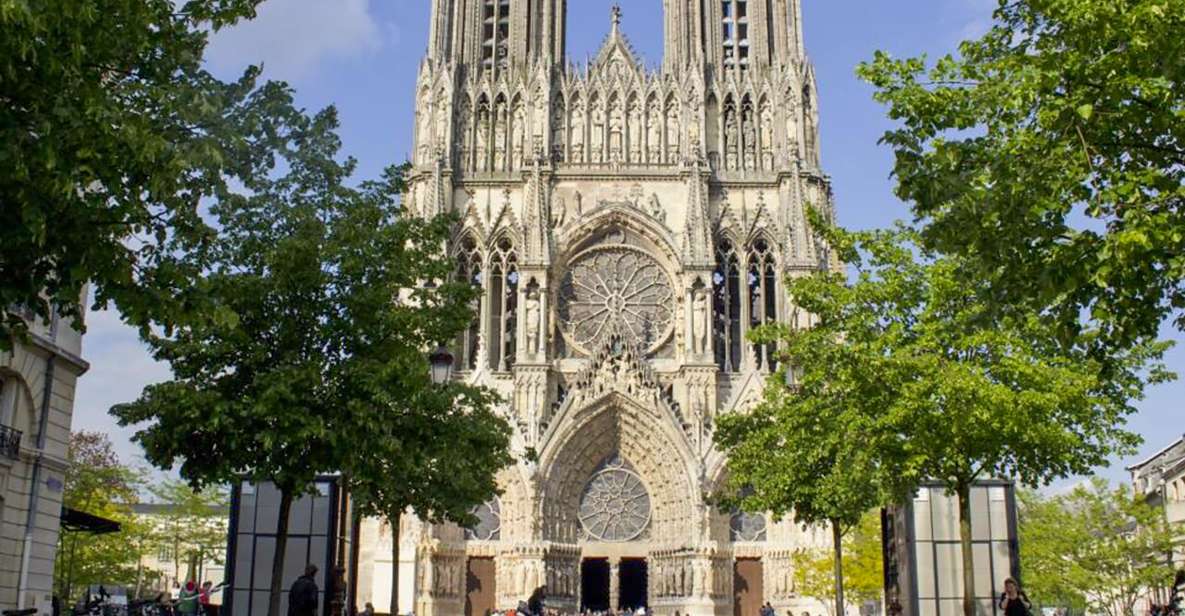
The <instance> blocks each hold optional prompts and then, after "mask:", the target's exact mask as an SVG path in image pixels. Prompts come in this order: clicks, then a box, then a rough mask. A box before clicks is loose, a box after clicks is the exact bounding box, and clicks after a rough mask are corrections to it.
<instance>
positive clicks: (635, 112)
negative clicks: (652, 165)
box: [628, 100, 642, 164]
mask: <svg viewBox="0 0 1185 616" xmlns="http://www.w3.org/2000/svg"><path fill="white" fill-rule="evenodd" d="M628 138H629V149H630V157H629V160H630V163H632V164H638V163H641V162H642V106H641V105H639V104H638V101H637V100H634V101H631V102H630V112H629V134H628Z"/></svg>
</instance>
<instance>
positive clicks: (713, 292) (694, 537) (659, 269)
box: [359, 0, 834, 616]
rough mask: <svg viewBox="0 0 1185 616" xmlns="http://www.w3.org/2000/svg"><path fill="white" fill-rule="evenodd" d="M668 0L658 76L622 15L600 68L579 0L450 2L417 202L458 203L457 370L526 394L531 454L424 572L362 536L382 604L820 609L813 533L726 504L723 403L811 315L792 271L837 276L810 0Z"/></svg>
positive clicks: (416, 547)
mask: <svg viewBox="0 0 1185 616" xmlns="http://www.w3.org/2000/svg"><path fill="white" fill-rule="evenodd" d="M638 4H644V3H638ZM662 5H663V10H664V16H665V22H664V24H665V25H664V41H665V57H664V60H663V63H662V66H661V68H659V69H656V70H648V69H647V68H645V67H644V66H643V65H642V63H641V62H640V61H639V59H638V57H637V56H636V54H635V53H634V51H633V49H632V48H631V46H630V45H629V43H628V41H627V40H626V38H625V36H624V35H623V33H622V32H621V29H620V23H621V19H622V15H621V11H620V9H618V8H616V7H615V8H614V9H613V11H612V15H611V20H610V25H609V34H608V36H607V37H606V39H605V42H604V44H603V45H602V47H601V49H600V51H599V52H598V53H597V55H596V56H595V57H594V58H593V59H592V60H591V62H590V63H589V64H588V65H587V66H583V67H579V68H578V67H575V66H573V65H571V64H569V63H568V62H567V60H566V57H565V30H566V28H567V23H566V20H567V15H566V3H565V1H564V0H432V13H431V26H430V30H429V42H428V52H427V57H426V58H425V59H424V61H423V64H422V66H421V71H420V75H419V83H418V85H417V91H416V97H417V99H416V103H417V104H416V129H415V148H414V153H415V154H414V161H413V162H414V167H413V171H412V172H411V175H410V176H409V192H408V195H407V198H406V200H405V204H406V207H407V209H408V211H410V212H412V213H414V214H417V215H422V216H432V215H435V214H438V213H444V212H453V213H455V214H456V215H457V216H458V217H459V223H458V227H457V229H456V234H455V238H454V240H453V241H452V242H451V246H450V250H451V251H452V254H453V255H454V257H455V260H456V263H457V274H458V276H460V277H462V278H463V279H465V280H469V281H470V282H471V283H472V284H473V285H475V286H477V287H480V289H481V291H482V293H481V299H480V302H479V304H478V305H476V306H475V312H476V313H477V316H476V318H475V319H474V322H473V324H472V326H471V328H470V330H469V331H468V332H466V333H465V334H464V335H462V336H460V337H459V339H458V340H457V341H456V344H455V348H454V354H455V355H456V357H457V364H458V365H457V368H458V374H459V375H460V378H463V379H466V380H468V381H470V382H474V383H479V384H483V385H486V386H489V387H491V388H494V389H496V390H498V391H500V392H501V393H502V394H503V398H504V400H505V401H506V402H505V406H504V408H503V409H502V412H503V413H504V414H505V416H506V417H507V419H508V420H509V421H510V423H511V425H512V426H514V427H515V428H516V430H515V435H514V438H513V448H514V450H515V453H516V455H517V457H518V458H519V462H518V463H517V464H516V465H514V466H513V467H510V468H507V469H504V470H503V471H502V473H501V474H500V475H499V485H500V487H501V489H502V492H503V493H502V495H501V496H500V498H498V499H496V500H495V501H492V502H490V503H487V504H486V505H485V506H483V507H482V508H480V510H479V512H478V513H479V518H480V519H481V523H480V524H478V525H477V526H475V527H474V528H470V529H459V528H455V527H450V526H447V525H445V526H442V525H428V524H420V523H418V522H415V521H412V522H410V523H409V524H407V525H405V527H404V528H403V529H401V532H400V533H399V535H400V538H401V541H402V543H403V544H404V547H405V548H406V549H403V550H402V553H403V554H407V555H408V556H407V562H403V563H390V562H389V560H388V561H387V562H386V563H384V562H383V558H384V557H385V556H384V555H385V554H389V553H390V550H388V549H385V548H382V547H376V546H381V543H382V541H383V540H384V539H383V538H384V537H387V539H386V540H387V541H389V540H390V537H389V534H385V533H384V532H383V531H382V529H380V528H379V527H378V526H377V524H374V525H372V526H371V527H370V530H369V531H364V534H365V533H366V532H369V533H370V536H371V537H372V539H374V540H373V541H367V537H366V536H364V537H363V547H362V550H363V557H364V560H365V559H366V557H367V555H368V553H369V558H370V561H369V565H364V567H363V570H362V571H360V588H359V590H360V591H361V592H362V593H363V594H366V593H367V592H369V593H370V594H369V595H368V596H372V597H373V598H374V599H375V601H374V603H375V604H376V605H382V604H383V603H381V601H383V594H384V590H383V589H382V588H380V586H381V584H382V582H381V581H382V579H383V578H384V576H383V575H381V574H379V573H378V572H377V570H378V569H383V568H385V567H386V566H399V567H400V568H401V569H403V573H404V575H402V576H401V578H402V579H406V580H409V582H408V584H409V586H410V587H409V588H405V589H403V592H401V596H402V597H410V601H412V602H414V605H409V606H408V607H414V608H415V611H416V613H417V614H426V615H431V614H483V613H485V610H486V609H490V608H505V607H510V606H513V605H515V604H516V603H517V602H518V601H519V600H525V599H527V598H528V597H530V596H531V595H532V594H542V595H545V596H546V602H547V603H548V604H549V605H550V606H552V607H554V608H556V609H559V610H567V611H575V610H577V609H580V608H582V607H584V608H590V609H598V608H601V609H606V608H614V609H617V608H619V607H636V606H639V605H646V606H649V607H650V608H651V610H653V611H654V613H656V614H662V615H673V614H676V613H677V614H681V615H708V614H713V615H721V616H723V615H725V614H733V613H737V614H749V613H754V614H755V613H756V611H754V608H753V606H754V605H756V604H757V603H758V602H764V601H769V602H771V603H773V605H774V606H775V607H778V608H780V609H779V612H780V613H781V612H784V611H785V610H786V609H794V610H795V613H799V612H801V609H811V608H812V607H813V606H815V605H816V604H815V603H814V602H813V600H811V599H809V598H806V597H801V596H799V595H798V594H797V592H796V591H795V588H794V584H793V582H792V580H793V571H792V567H793V559H792V555H793V553H794V551H795V550H797V549H800V548H801V547H803V545H804V544H807V543H810V542H812V541H814V535H813V533H812V532H810V531H803V530H802V529H801V528H799V527H797V526H796V525H795V524H793V523H792V522H789V521H775V520H772V519H767V517H766V516H765V515H763V514H761V513H757V512H755V513H739V512H738V513H733V514H728V513H726V512H720V511H718V510H716V509H715V508H714V507H712V506H711V504H710V496H711V494H712V492H713V490H714V489H716V487H717V486H718V485H719V483H720V482H721V481H722V480H723V477H724V473H725V466H724V459H723V456H722V455H721V454H720V453H719V451H717V450H716V448H715V447H714V446H713V443H712V431H713V426H714V424H715V418H716V417H717V416H719V415H721V414H724V413H733V412H744V410H745V408H746V407H747V406H749V405H751V404H752V403H753V402H754V401H755V400H756V399H757V398H758V397H759V395H760V392H761V388H762V385H763V383H764V379H765V377H766V375H767V374H768V373H769V372H770V371H771V370H773V369H775V368H776V357H775V355H774V354H773V352H772V351H773V349H771V348H768V347H765V346H760V345H754V344H752V343H750V342H749V341H748V340H747V338H746V333H747V332H748V331H749V330H750V329H752V328H753V327H756V326H758V325H760V324H762V323H765V322H768V321H772V320H779V321H790V322H793V321H796V320H797V319H798V316H797V311H796V310H795V309H794V307H793V306H792V305H791V304H790V301H789V298H788V297H786V295H785V293H784V292H783V290H782V288H781V287H782V280H784V279H785V277H786V276H794V275H800V274H801V273H804V272H809V271H815V270H819V269H821V268H831V267H834V264H833V263H832V260H831V257H830V256H829V255H828V253H827V251H826V249H825V248H824V247H823V246H822V245H821V244H820V243H819V242H818V241H817V239H816V237H815V235H814V234H813V233H812V232H811V230H810V229H809V226H808V224H807V216H806V212H807V210H808V208H810V207H815V208H816V209H818V210H819V211H821V212H823V214H824V215H828V216H829V215H831V211H832V206H831V196H830V186H829V183H828V180H827V178H826V177H825V176H824V175H823V174H822V173H821V171H820V169H819V155H818V132H817V131H818V129H817V126H818V120H817V110H816V106H815V100H816V99H815V84H814V76H813V71H812V68H811V66H810V64H809V62H808V61H807V59H806V57H805V53H804V51H803V43H802V40H803V38H802V31H801V23H802V22H801V16H800V14H801V9H800V5H799V0H664V1H663V3H662ZM386 558H389V557H386ZM367 567H370V568H369V569H367ZM368 570H369V571H370V574H369V575H368V574H367V571H368ZM368 579H369V580H370V581H368ZM368 585H369V586H370V588H367V587H368ZM387 590H389V589H387ZM811 611H812V612H813V611H815V610H814V609H811Z"/></svg>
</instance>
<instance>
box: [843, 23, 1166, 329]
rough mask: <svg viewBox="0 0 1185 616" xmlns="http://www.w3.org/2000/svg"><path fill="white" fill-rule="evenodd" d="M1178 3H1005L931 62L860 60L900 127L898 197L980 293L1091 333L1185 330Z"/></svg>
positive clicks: (890, 135)
mask: <svg viewBox="0 0 1185 616" xmlns="http://www.w3.org/2000/svg"><path fill="white" fill-rule="evenodd" d="M1183 28H1185V0H1119V1H1116V2H1098V1H1096V0H1018V1H1004V0H1000V2H999V8H998V9H997V10H996V12H995V23H994V25H993V27H992V29H991V30H990V31H989V32H988V33H987V34H985V35H984V36H983V37H982V38H980V39H978V40H974V41H968V42H965V43H963V44H962V46H961V47H960V49H959V55H958V56H957V57H956V56H946V57H943V58H941V59H940V60H938V61H937V62H936V63H933V64H930V63H928V62H927V61H926V59H925V58H909V59H894V58H892V57H890V56H889V55H888V54H886V53H883V52H881V53H877V55H876V57H875V59H874V60H872V61H871V62H868V63H866V64H864V65H862V66H861V67H860V69H859V73H860V75H861V76H862V77H863V78H864V79H865V80H867V81H868V82H870V83H871V84H872V85H873V86H875V87H876V89H877V93H876V98H877V100H878V101H881V102H883V103H885V104H886V105H888V107H889V116H890V117H891V118H893V119H895V120H898V121H899V122H900V126H899V127H898V128H896V129H894V130H891V131H889V132H887V133H886V134H885V136H884V140H883V141H884V142H885V143H887V144H889V145H890V146H891V147H892V148H893V149H894V151H895V153H896V165H895V168H894V174H895V176H896V177H897V180H898V187H897V194H898V195H899V196H900V197H901V198H902V199H904V200H906V201H908V202H909V203H911V204H912V207H913V211H914V213H915V215H916V216H917V217H918V219H919V220H920V221H922V222H923V223H924V224H925V227H924V232H923V238H924V240H925V242H926V244H927V245H928V246H931V247H934V248H937V249H939V250H941V251H943V252H947V253H951V254H962V255H966V256H968V257H969V259H968V261H966V262H965V264H966V265H967V266H969V267H973V268H974V269H975V270H976V272H977V274H979V275H980V276H982V277H984V278H985V279H986V280H988V281H990V283H989V284H988V285H986V286H985V287H984V289H983V292H984V294H985V297H987V298H990V299H992V300H995V304H994V306H995V307H997V308H1001V307H1006V306H1020V307H1021V312H1022V313H1023V312H1024V311H1026V310H1032V309H1034V307H1035V308H1036V309H1037V310H1039V311H1044V310H1046V309H1047V308H1051V310H1050V312H1051V313H1052V314H1053V315H1055V316H1056V317H1057V325H1058V326H1059V329H1061V330H1063V332H1064V335H1066V336H1070V337H1073V336H1074V335H1076V333H1077V332H1078V331H1080V330H1081V329H1084V328H1097V329H1099V334H1100V335H1099V336H1098V337H1096V338H1095V339H1094V342H1096V343H1108V344H1115V343H1117V344H1120V345H1128V344H1131V343H1135V342H1139V341H1141V340H1147V339H1153V338H1155V336H1156V335H1157V331H1158V328H1159V326H1160V324H1161V321H1162V320H1163V319H1164V318H1165V317H1166V316H1168V315H1170V314H1175V315H1176V318H1177V320H1176V324H1177V326H1178V327H1179V328H1182V329H1185V310H1182V309H1185V38H1183V37H1182V36H1181V31H1182V29H1183Z"/></svg>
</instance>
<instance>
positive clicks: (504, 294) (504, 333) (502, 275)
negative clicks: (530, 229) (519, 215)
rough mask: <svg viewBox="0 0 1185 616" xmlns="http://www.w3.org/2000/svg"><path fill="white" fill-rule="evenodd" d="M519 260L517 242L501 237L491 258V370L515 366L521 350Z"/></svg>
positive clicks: (503, 369) (508, 368)
mask: <svg viewBox="0 0 1185 616" xmlns="http://www.w3.org/2000/svg"><path fill="white" fill-rule="evenodd" d="M518 280H519V273H518V258H517V256H516V255H515V252H514V243H513V242H511V241H510V240H509V239H507V238H502V239H500V240H498V242H497V243H496V244H495V245H494V252H493V253H492V254H491V255H490V288H489V296H488V297H489V303H490V304H489V305H490V326H489V330H488V331H489V332H490V337H489V338H490V367H491V368H493V369H494V370H498V371H506V370H510V369H511V368H513V367H514V358H515V354H516V352H517V350H518V344H517V342H518V341H517V340H516V338H517V337H516V335H515V334H516V331H517V330H516V327H517V323H518Z"/></svg>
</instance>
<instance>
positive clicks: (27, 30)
mask: <svg viewBox="0 0 1185 616" xmlns="http://www.w3.org/2000/svg"><path fill="white" fill-rule="evenodd" d="M260 1H261V0H186V1H184V2H181V1H175V0H139V1H136V2H128V1H124V0H37V1H35V2H0V309H2V310H3V313H0V348H5V347H7V346H8V345H10V344H11V343H12V335H13V334H17V335H21V334H23V333H24V332H25V331H26V324H25V321H24V320H23V319H22V318H21V313H22V312H23V309H31V310H33V311H35V312H36V313H37V314H38V315H39V316H40V317H41V318H43V319H46V320H48V319H49V317H50V315H51V313H52V311H56V312H58V313H59V314H62V315H64V316H66V317H78V316H79V315H80V314H81V309H82V302H83V301H85V300H84V294H83V291H84V285H86V284H87V283H90V284H91V285H92V286H93V294H94V301H95V305H96V306H101V305H104V304H106V303H107V302H109V301H114V302H115V304H116V305H117V306H118V308H119V309H120V311H121V312H122V313H123V315H124V317H125V318H126V319H128V320H129V321H130V322H132V323H134V324H136V325H138V326H144V325H145V324H147V323H150V322H154V321H155V322H158V323H163V324H165V325H168V324H171V323H173V322H175V321H176V320H177V319H179V318H183V317H184V316H185V315H186V314H188V313H190V312H192V311H193V310H195V309H196V308H197V305H198V298H197V297H196V296H195V295H194V293H193V292H192V290H191V289H190V285H189V284H188V282H189V281H190V280H191V279H192V277H193V275H194V274H195V272H194V271H193V270H192V269H188V268H186V267H184V266H183V265H184V264H182V263H178V262H176V261H174V260H173V259H171V258H170V255H169V253H168V251H167V250H166V249H165V248H166V246H167V244H168V243H169V242H171V241H177V242H185V243H189V244H198V243H202V242H205V241H207V240H208V239H209V238H210V234H211V230H210V228H209V227H208V226H207V224H206V223H205V222H204V221H203V220H202V218H201V216H200V215H199V211H198V209H199V205H200V204H201V202H202V200H203V199H206V198H208V197H211V196H212V195H214V194H215V193H216V192H217V191H218V190H219V189H220V188H221V187H222V186H223V185H224V183H225V181H226V179H227V178H228V177H233V176H235V175H236V174H238V173H239V170H237V169H235V168H234V165H231V164H230V162H229V161H230V160H232V159H233V158H235V157H236V155H237V151H238V150H239V149H241V148H242V144H243V141H244V139H246V135H248V134H249V133H250V131H249V130H248V129H245V128H244V127H245V126H249V124H250V122H251V119H252V116H253V115H254V114H255V113H256V110H254V109H252V107H251V102H252V100H251V98H250V97H249V93H250V92H251V91H252V90H253V88H254V87H255V81H256V77H257V71H256V70H255V69H250V70H248V71H247V72H246V73H245V74H244V75H243V77H242V78H241V79H239V80H237V81H235V82H232V83H222V82H220V81H218V80H217V79H215V78H214V77H212V76H211V75H210V74H209V73H208V72H206V71H205V70H204V69H203V68H202V55H203V52H204V50H205V47H206V41H207V37H208V36H209V33H210V32H211V31H212V30H213V31H216V30H218V29H219V28H221V27H223V26H226V25H228V24H231V23H233V22H235V21H236V20H238V19H240V18H244V17H250V16H253V14H254V11H255V7H256V5H257V4H259V2H260ZM51 309H52V310H51Z"/></svg>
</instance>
